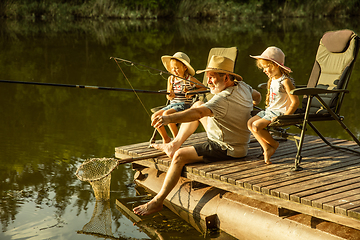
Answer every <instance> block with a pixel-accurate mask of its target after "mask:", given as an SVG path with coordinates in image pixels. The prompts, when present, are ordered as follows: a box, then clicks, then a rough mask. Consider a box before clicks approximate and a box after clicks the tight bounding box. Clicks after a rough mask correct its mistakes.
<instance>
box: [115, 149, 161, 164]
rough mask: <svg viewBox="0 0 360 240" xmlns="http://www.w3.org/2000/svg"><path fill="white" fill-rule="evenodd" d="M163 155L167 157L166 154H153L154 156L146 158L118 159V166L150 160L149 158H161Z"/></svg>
mask: <svg viewBox="0 0 360 240" xmlns="http://www.w3.org/2000/svg"><path fill="white" fill-rule="evenodd" d="M163 155H165V153H164V152H159V153H153V154H150V155H144V156H139V157H130V158H123V159H118V160H117V166H118V165H120V164H124V163H130V162H134V161H139V160H144V159H148V158H155V157H160V156H163ZM115 158H116V157H115Z"/></svg>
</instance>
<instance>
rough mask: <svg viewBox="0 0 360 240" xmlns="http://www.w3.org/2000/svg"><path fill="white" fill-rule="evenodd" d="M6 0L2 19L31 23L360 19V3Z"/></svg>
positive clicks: (0, 13)
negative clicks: (126, 20) (57, 21)
mask: <svg viewBox="0 0 360 240" xmlns="http://www.w3.org/2000/svg"><path fill="white" fill-rule="evenodd" d="M324 2H325V1H323V0H304V1H289V0H280V1H276V2H274V1H271V0H247V1H239V0H204V1H200V0H181V1H176V0H169V1H152V0H137V1H132V0H122V1H119V0H89V1H86V0H71V1H66V2H62V1H59V0H48V1H41V0H38V1H31V0H4V1H1V2H0V17H2V18H7V19H24V20H28V21H54V20H63V19H70V20H73V19H79V18H91V19H109V18H110V19H114V18H115V19H157V18H199V19H214V18H217V19H223V18H226V19H241V18H278V17H281V18H283V17H285V18H289V17H290V18H294V17H296V18H298V17H301V18H303V17H307V18H309V17H310V18H323V17H338V18H339V17H340V18H350V17H354V16H359V10H360V4H359V3H358V2H357V1H356V0H339V1H332V2H328V1H326V3H324Z"/></svg>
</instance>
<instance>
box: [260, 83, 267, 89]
mask: <svg viewBox="0 0 360 240" xmlns="http://www.w3.org/2000/svg"><path fill="white" fill-rule="evenodd" d="M266 87H267V83H260V84H259V85H258V88H260V89H266Z"/></svg>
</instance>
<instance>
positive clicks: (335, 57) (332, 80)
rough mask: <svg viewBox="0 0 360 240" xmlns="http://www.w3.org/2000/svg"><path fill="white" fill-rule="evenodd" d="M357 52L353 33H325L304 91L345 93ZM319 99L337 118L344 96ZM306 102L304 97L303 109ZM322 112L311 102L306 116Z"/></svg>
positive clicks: (320, 106)
mask: <svg viewBox="0 0 360 240" xmlns="http://www.w3.org/2000/svg"><path fill="white" fill-rule="evenodd" d="M358 51H359V37H358V36H357V35H356V34H355V33H354V32H353V31H351V30H347V29H346V30H339V31H331V32H326V33H325V34H324V35H323V37H322V38H321V40H320V44H319V48H318V51H317V54H316V59H315V63H314V66H313V69H312V72H311V75H310V78H309V82H308V85H307V87H316V88H325V89H346V88H347V85H348V82H349V79H350V75H351V72H352V69H353V66H354V63H355V60H356V57H357V53H358ZM321 98H322V99H324V100H325V102H326V104H328V105H329V106H330V107H331V108H332V110H333V111H334V112H335V113H337V114H338V113H339V111H340V107H341V104H342V101H343V98H344V93H338V94H329V93H328V94H322V95H321ZM306 100H307V99H306V97H304V101H303V106H304V104H306ZM305 106H306V105H305ZM324 112H326V110H323V107H322V105H321V104H320V102H319V101H318V100H317V99H315V98H313V100H312V102H311V109H310V113H324Z"/></svg>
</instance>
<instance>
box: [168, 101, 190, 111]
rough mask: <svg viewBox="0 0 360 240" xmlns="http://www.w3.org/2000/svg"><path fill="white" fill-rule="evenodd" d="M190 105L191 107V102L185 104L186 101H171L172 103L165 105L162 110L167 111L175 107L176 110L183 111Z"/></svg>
mask: <svg viewBox="0 0 360 240" xmlns="http://www.w3.org/2000/svg"><path fill="white" fill-rule="evenodd" d="M190 107H191V105H190V104H185V103H184V102H178V103H171V104H169V105H167V106H166V107H164V108H163V109H162V110H164V111H166V110H169V109H171V108H173V109H174V110H175V111H177V112H181V111H184V110H186V109H188V108H190Z"/></svg>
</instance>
